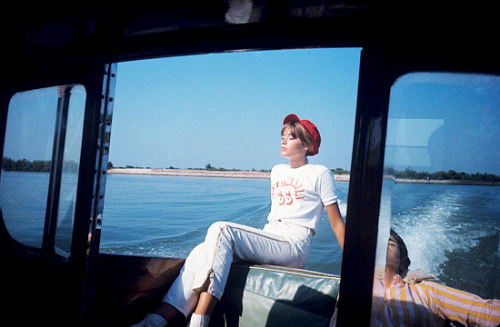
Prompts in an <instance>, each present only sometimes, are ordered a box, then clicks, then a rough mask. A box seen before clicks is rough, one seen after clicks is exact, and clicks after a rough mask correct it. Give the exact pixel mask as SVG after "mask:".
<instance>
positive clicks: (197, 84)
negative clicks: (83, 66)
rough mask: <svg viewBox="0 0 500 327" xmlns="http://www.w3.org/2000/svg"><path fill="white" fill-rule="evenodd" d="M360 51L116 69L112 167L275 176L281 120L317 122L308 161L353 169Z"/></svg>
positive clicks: (252, 55)
mask: <svg viewBox="0 0 500 327" xmlns="http://www.w3.org/2000/svg"><path fill="white" fill-rule="evenodd" d="M359 57H360V49H309V50H277V51H266V52H261V51H257V52H255V51H251V52H238V53H225V54H208V55H196V56H187V57H173V58H163V59H153V60H145V61H136V62H125V63H120V64H119V65H118V72H117V83H116V91H115V99H116V100H115V104H114V108H113V125H112V131H111V145H110V161H111V162H112V163H113V165H114V166H115V167H123V166H127V165H131V166H138V167H152V168H167V167H175V168H205V166H206V165H207V164H210V165H211V166H212V167H222V168H228V169H233V168H234V169H245V170H251V169H257V170H260V169H271V168H272V167H273V166H274V165H275V164H277V163H282V162H286V159H283V158H281V156H280V139H281V135H280V132H281V127H282V122H283V118H284V117H285V116H286V115H287V114H289V113H295V114H297V115H298V116H299V117H300V118H301V119H308V120H310V121H312V122H313V123H315V124H316V125H317V127H318V129H319V131H320V134H321V137H322V143H321V147H320V153H319V154H318V155H317V156H314V157H311V158H310V162H311V163H321V164H324V165H326V166H328V167H330V168H332V169H335V168H343V169H347V170H348V169H350V164H351V160H350V158H351V154H352V142H353V135H354V118H355V110H356V98H357V83H358V75H359Z"/></svg>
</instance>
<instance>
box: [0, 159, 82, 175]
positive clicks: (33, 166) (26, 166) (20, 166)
mask: <svg viewBox="0 0 500 327" xmlns="http://www.w3.org/2000/svg"><path fill="white" fill-rule="evenodd" d="M78 166H79V165H78V163H77V162H75V161H72V160H68V161H64V163H63V171H64V172H69V173H77V172H78ZM51 168H52V160H33V161H30V160H27V159H19V160H13V159H11V158H5V157H4V158H2V169H3V170H6V171H31V172H39V173H48V172H50V170H51Z"/></svg>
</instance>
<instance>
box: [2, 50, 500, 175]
mask: <svg viewBox="0 0 500 327" xmlns="http://www.w3.org/2000/svg"><path fill="white" fill-rule="evenodd" d="M360 53H361V49H303V50H278V51H265V52H263V51H249V52H237V53H223V54H208V55H197V56H185V57H172V58H163V59H154V60H153V59H152V60H142V61H136V62H124V63H120V64H119V65H118V73H117V84H116V92H115V99H116V101H115V104H114V112H113V125H112V131H111V147H110V161H111V162H112V163H113V165H114V166H115V167H124V166H127V165H132V166H136V167H152V168H168V167H176V168H204V167H205V166H206V165H207V164H210V165H211V166H213V167H223V168H228V169H230V168H236V169H257V170H260V169H271V168H272V167H273V166H274V165H275V164H277V163H282V162H285V163H286V159H283V158H281V156H280V131H281V127H282V121H283V118H284V117H285V116H286V115H287V114H289V113H295V114H297V115H299V117H301V118H302V119H309V120H311V121H312V122H314V123H315V124H316V125H317V126H318V128H319V131H320V133H321V136H322V143H321V147H320V152H319V154H318V155H317V156H314V157H311V158H310V162H311V163H321V164H324V165H326V166H327V167H329V168H331V169H335V168H343V169H347V170H349V169H350V166H351V155H352V145H353V137H354V119H355V110H356V101H357V86H358V75H359V60H360ZM56 104H57V87H49V88H45V89H40V90H32V91H27V92H21V93H18V94H16V95H14V97H13V98H12V99H11V102H10V104H9V114H8V123H7V132H6V142H5V148H4V156H5V157H10V158H13V159H16V160H17V159H22V158H26V159H28V160H50V158H51V155H52V145H53V133H54V125H55V124H54V122H55V109H56ZM84 105H85V88H84V87H83V86H76V87H74V88H73V90H72V95H71V105H70V110H69V120H68V124H69V125H68V133H67V139H66V145H67V146H66V149H65V160H74V161H78V160H79V154H80V144H81V137H82V125H81V121H82V119H83V114H84V107H85V106H84ZM387 135H388V136H387V140H386V145H387V147H386V155H385V159H386V160H385V164H386V166H387V167H393V168H396V169H399V170H402V169H405V168H408V167H409V168H412V169H414V170H417V171H429V172H434V171H440V170H444V171H448V170H450V169H453V170H456V171H464V172H468V173H476V172H479V173H493V174H497V175H500V151H499V150H500V149H499V147H500V146H499V144H500V77H498V76H484V75H475V74H450V73H439V74H437V73H411V74H408V75H406V76H403V77H400V78H399V79H398V80H397V81H396V83H395V84H394V85H393V87H392V89H391V99H390V106H389V122H388V133H387Z"/></svg>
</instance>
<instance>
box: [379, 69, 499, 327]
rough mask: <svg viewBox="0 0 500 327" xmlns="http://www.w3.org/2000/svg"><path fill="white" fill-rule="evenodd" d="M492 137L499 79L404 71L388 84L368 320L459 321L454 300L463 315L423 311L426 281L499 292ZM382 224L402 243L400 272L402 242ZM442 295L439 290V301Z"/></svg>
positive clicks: (487, 294) (486, 294) (495, 142)
mask: <svg viewBox="0 0 500 327" xmlns="http://www.w3.org/2000/svg"><path fill="white" fill-rule="evenodd" d="M499 144H500V77H496V76H483V75H473V74H450V73H413V74H409V75H406V76H403V77H401V78H400V79H399V80H398V81H397V82H396V83H395V84H394V85H393V87H392V89H391V99H390V106H389V118H388V128H387V139H386V151H385V176H384V182H383V190H382V202H381V211H380V228H379V243H378V247H377V260H376V264H377V266H376V272H375V281H374V300H373V301H374V302H373V306H372V308H373V315H372V318H373V323H374V325H379V324H381V325H382V324H386V323H389V324H391V323H390V321H392V324H397V323H394V321H395V320H399V321H400V324H403V325H404V324H408V322H409V321H410V322H411V323H410V325H423V324H425V323H424V322H425V321H424V320H426V319H427V321H431V322H434V323H436V324H437V321H438V320H442V319H446V318H448V319H449V320H452V321H458V322H460V323H462V324H466V323H465V322H464V320H463V319H466V318H464V314H465V315H466V314H467V313H464V312H466V311H467V309H465V308H466V306H464V305H462V304H458V308H460V310H461V311H462V313H457V312H456V310H442V311H441V309H437V308H435V309H436V312H437V311H439V312H440V314H439V315H434V314H432V313H431V312H434V311H433V310H432V309H429V308H428V307H427V305H426V304H425V302H426V301H428V302H432V300H431V299H427V297H429V298H431V297H433V296H434V295H435V294H436V293H433V292H432V291H431V290H429V288H428V287H429V285H434V286H435V287H441V286H442V285H444V286H447V287H451V288H453V289H459V290H462V291H465V292H468V293H472V294H476V295H479V296H480V297H482V298H487V299H493V298H497V299H498V298H500V280H499V276H500V266H499V265H498V263H497V261H498V260H497V258H498V255H499V232H500V220H499V219H500V201H499V200H500V187H499V186H500V177H499V175H500V165H499V163H500V151H499ZM391 228H392V229H393V230H394V231H395V232H396V233H397V235H399V236H400V237H401V239H402V240H403V241H404V243H405V245H406V248H407V252H408V256H407V257H408V258H409V260H410V262H411V263H410V265H409V267H408V269H409V271H408V272H407V271H406V269H405V266H406V265H407V261H406V260H407V259H405V258H404V255H403V254H404V250H402V246H401V243H398V244H397V246H394V243H392V242H389V237H390V232H389V231H390V229H391ZM392 238H394V236H392ZM396 238H397V236H396ZM388 244H389V246H388ZM394 248H397V249H398V251H399V254H400V256H398V255H397V254H396V255H395V254H394V253H395V252H394V251H395V250H394ZM405 262H406V264H405ZM431 275H432V276H431ZM398 276H400V277H401V278H405V277H406V279H405V280H404V281H401V280H400V279H398V278H399V277H398ZM433 277H435V278H433ZM430 279H432V280H434V281H435V282H437V284H430V283H432V282H430V281H429V280H430ZM422 280H424V281H422ZM409 285H411V286H409ZM436 285H439V286H436ZM435 289H438V288H435ZM443 289H445V288H443ZM423 290H425V292H424V291H423ZM445 290H446V291H443V292H445V293H446V292H448V290H449V289H445ZM417 293H419V295H417ZM445 293H442V294H445ZM422 297H425V298H426V299H425V300H424V299H423V298H422ZM419 299H420V300H419ZM391 301H392V302H391ZM449 301H450V300H449V298H448V296H447V295H446V296H445V298H442V302H441V304H443V305H446V304H448V303H449ZM460 310H459V311H460ZM453 314H455V315H454V316H453ZM444 316H446V317H444ZM429 319H430V320H429ZM469 319H475V318H471V316H469ZM420 320H421V321H420ZM403 321H405V323H404V322H403ZM465 321H466V320H465ZM497 323H498V322H497ZM431 325H433V324H432V323H431Z"/></svg>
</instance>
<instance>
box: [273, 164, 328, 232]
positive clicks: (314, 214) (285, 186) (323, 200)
mask: <svg viewBox="0 0 500 327" xmlns="http://www.w3.org/2000/svg"><path fill="white" fill-rule="evenodd" d="M271 200H272V204H271V212H270V213H269V215H268V217H267V220H268V221H269V222H273V221H276V220H282V221H286V222H287V223H289V224H295V225H299V226H304V227H307V228H309V229H311V230H312V232H313V233H316V227H318V223H319V219H320V217H321V214H322V213H323V210H324V208H325V206H327V205H330V204H333V203H336V202H337V194H336V193H335V186H334V179H333V174H332V172H331V171H330V170H329V169H328V168H326V167H325V166H323V165H313V164H306V165H304V166H301V167H299V168H290V166H289V165H285V164H279V165H276V166H274V167H273V169H272V171H271Z"/></svg>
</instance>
